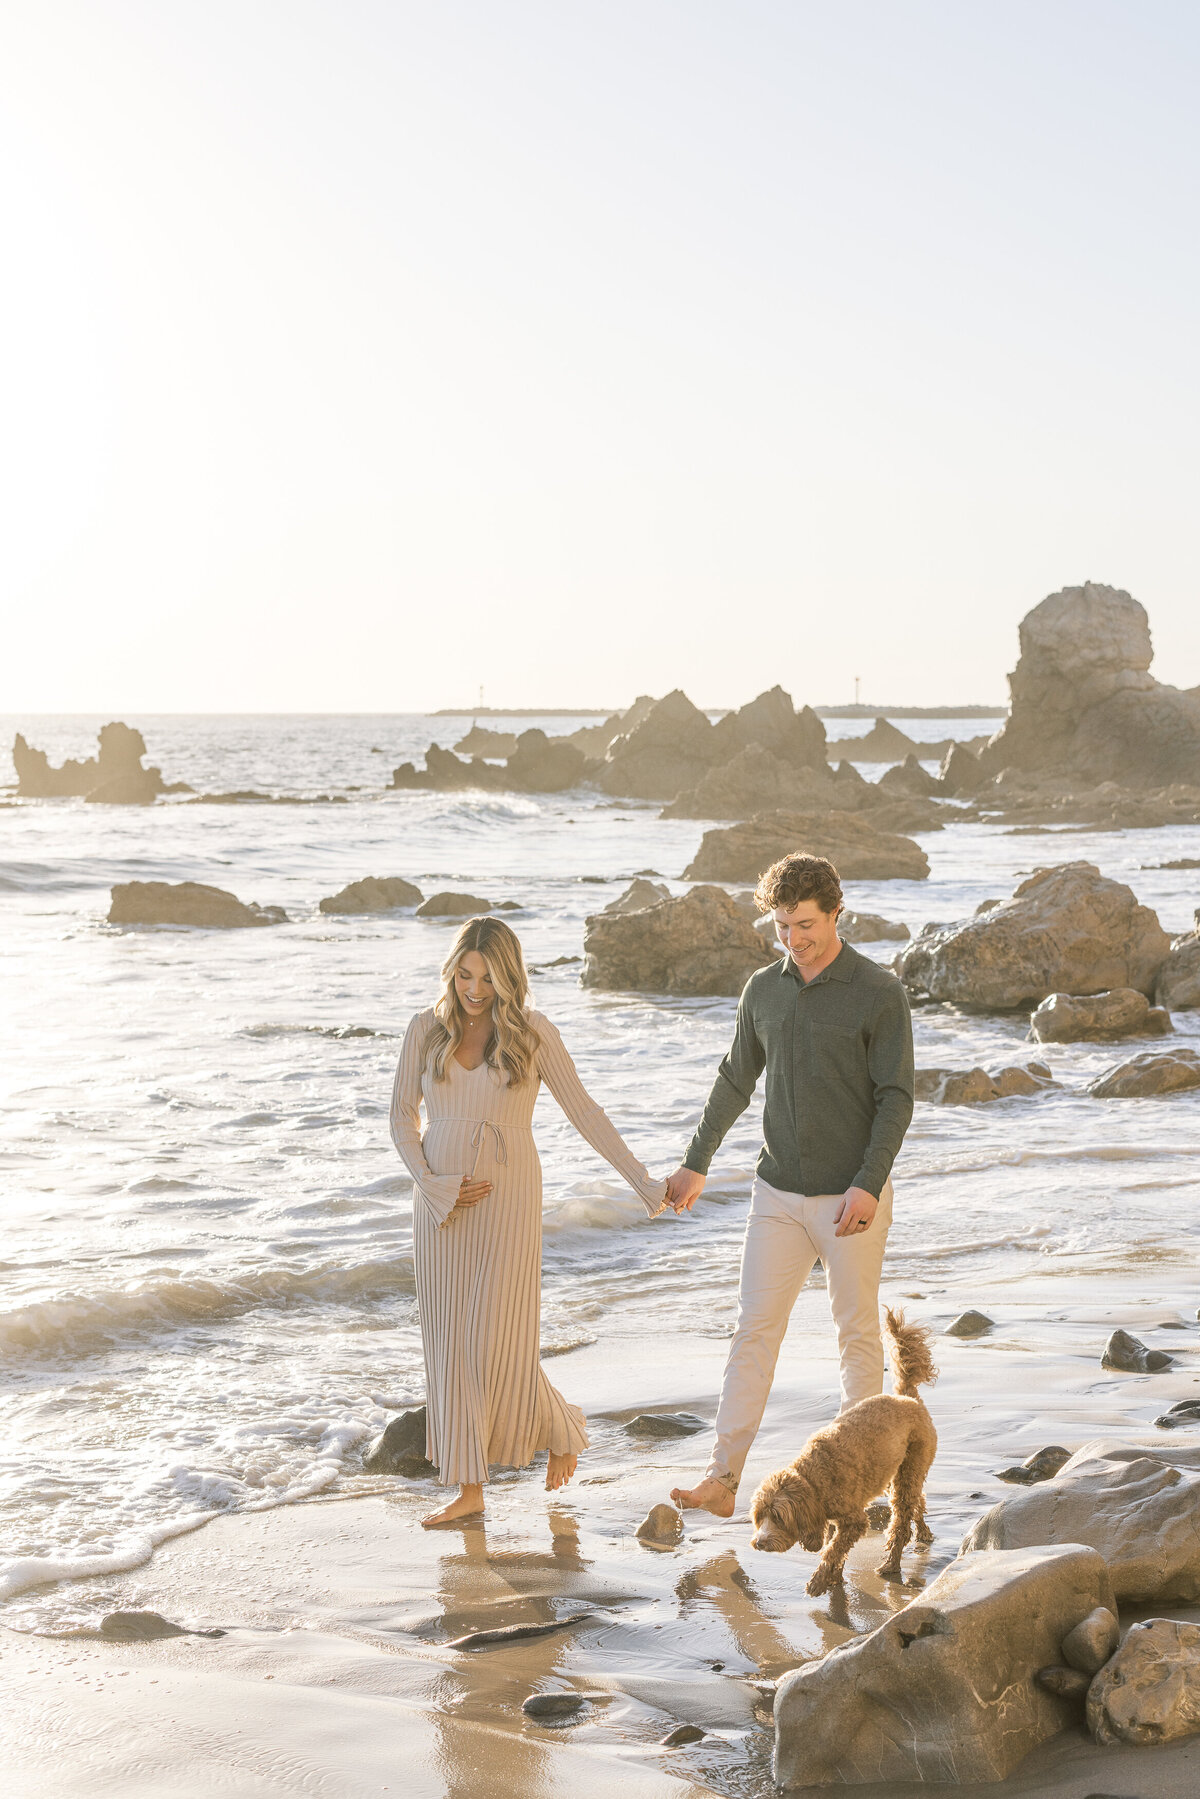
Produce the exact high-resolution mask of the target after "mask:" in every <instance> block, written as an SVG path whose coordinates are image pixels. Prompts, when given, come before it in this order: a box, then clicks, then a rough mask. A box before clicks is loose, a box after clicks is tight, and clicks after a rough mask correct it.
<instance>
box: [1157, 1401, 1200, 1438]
mask: <svg viewBox="0 0 1200 1799" xmlns="http://www.w3.org/2000/svg"><path fill="white" fill-rule="evenodd" d="M1154 1422H1155V1424H1156V1425H1157V1426H1158V1428H1159V1430H1178V1429H1179V1427H1180V1425H1181V1424H1200V1399H1181V1400H1180V1401H1179V1403H1178V1405H1173V1406H1172V1407H1171V1409H1170V1411H1168V1412H1164V1413H1163V1414H1162V1416H1161V1418H1156V1419H1155V1420H1154Z"/></svg>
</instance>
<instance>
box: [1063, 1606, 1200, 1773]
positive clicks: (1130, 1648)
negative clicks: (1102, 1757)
mask: <svg viewBox="0 0 1200 1799" xmlns="http://www.w3.org/2000/svg"><path fill="white" fill-rule="evenodd" d="M1087 1711H1088V1725H1089V1727H1090V1729H1091V1732H1092V1735H1093V1736H1094V1737H1095V1739H1096V1741H1097V1742H1098V1743H1105V1744H1109V1743H1143V1744H1154V1745H1157V1744H1159V1743H1170V1742H1174V1741H1176V1740H1177V1739H1178V1738H1180V1737H1190V1736H1195V1734H1196V1733H1197V1731H1200V1625H1195V1624H1181V1623H1180V1622H1179V1621H1178V1620H1177V1619H1174V1618H1150V1619H1148V1620H1147V1621H1146V1622H1145V1623H1144V1624H1134V1625H1131V1626H1130V1628H1129V1630H1128V1632H1127V1633H1126V1636H1125V1641H1124V1642H1123V1643H1122V1644H1121V1647H1120V1648H1119V1649H1118V1650H1117V1652H1116V1654H1115V1655H1114V1656H1113V1658H1112V1660H1111V1661H1110V1662H1108V1663H1107V1664H1106V1666H1105V1667H1103V1668H1101V1670H1100V1672H1099V1673H1098V1674H1097V1675H1096V1678H1095V1679H1094V1680H1093V1682H1092V1684H1091V1687H1090V1688H1089V1690H1088V1706H1087Z"/></svg>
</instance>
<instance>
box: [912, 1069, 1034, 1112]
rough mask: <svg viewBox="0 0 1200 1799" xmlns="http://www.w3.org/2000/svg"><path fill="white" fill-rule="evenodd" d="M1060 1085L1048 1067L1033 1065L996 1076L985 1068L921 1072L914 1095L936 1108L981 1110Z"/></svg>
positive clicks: (999, 1071) (1003, 1071) (923, 1070)
mask: <svg viewBox="0 0 1200 1799" xmlns="http://www.w3.org/2000/svg"><path fill="white" fill-rule="evenodd" d="M1057 1085H1058V1082H1057V1081H1056V1080H1054V1078H1053V1077H1052V1075H1051V1073H1050V1070H1049V1069H1048V1068H1047V1067H1046V1066H1045V1064H1044V1063H1041V1062H1030V1063H1029V1064H1028V1065H1027V1066H1026V1067H1024V1068H1015V1067H1014V1068H1001V1069H999V1070H998V1072H997V1073H996V1074H994V1075H992V1074H989V1073H988V1072H987V1070H986V1069H985V1068H963V1069H956V1068H918V1069H917V1072H916V1082H915V1086H914V1089H913V1091H914V1093H915V1096H916V1098H917V1099H920V1100H925V1101H926V1102H927V1103H928V1104H930V1105H934V1106H979V1105H986V1104H987V1103H988V1102H989V1101H990V1100H993V1099H1011V1098H1013V1097H1014V1096H1016V1097H1022V1096H1027V1095H1029V1094H1033V1093H1042V1092H1044V1091H1045V1090H1046V1089H1047V1088H1049V1087H1057Z"/></svg>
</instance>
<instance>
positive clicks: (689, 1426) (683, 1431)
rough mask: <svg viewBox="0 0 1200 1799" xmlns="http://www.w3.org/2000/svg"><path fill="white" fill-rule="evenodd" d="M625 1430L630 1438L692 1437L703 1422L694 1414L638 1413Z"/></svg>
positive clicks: (702, 1425) (701, 1427) (702, 1426)
mask: <svg viewBox="0 0 1200 1799" xmlns="http://www.w3.org/2000/svg"><path fill="white" fill-rule="evenodd" d="M625 1429H626V1430H627V1431H628V1433H629V1435H630V1436H631V1437H693V1436H695V1434H696V1432H697V1431H698V1430H703V1429H704V1420H703V1418H697V1416H696V1414H695V1413H694V1412H639V1413H638V1415H637V1417H636V1418H631V1419H630V1420H629V1423H628V1424H627V1425H626V1426H625Z"/></svg>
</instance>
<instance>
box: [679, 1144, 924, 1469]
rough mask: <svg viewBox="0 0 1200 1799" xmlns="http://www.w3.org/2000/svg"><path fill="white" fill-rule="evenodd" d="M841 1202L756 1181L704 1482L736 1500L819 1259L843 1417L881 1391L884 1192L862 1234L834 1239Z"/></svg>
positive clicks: (887, 1212)
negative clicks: (796, 1312) (783, 1348)
mask: <svg viewBox="0 0 1200 1799" xmlns="http://www.w3.org/2000/svg"><path fill="white" fill-rule="evenodd" d="M842 1198H843V1196H842V1194H840V1193H818V1194H814V1195H811V1196H810V1195H808V1194H804V1193H783V1192H781V1191H780V1189H779V1188H778V1187H772V1186H770V1185H769V1184H768V1183H767V1182H766V1181H764V1180H763V1179H762V1178H761V1177H758V1178H756V1180H755V1182H754V1188H753V1192H752V1194H751V1199H750V1217H749V1219H748V1221H747V1224H746V1240H745V1243H744V1245H743V1247H742V1273H741V1281H740V1284H739V1287H738V1319H737V1329H736V1330H735V1331H734V1334H733V1342H732V1343H731V1344H730V1348H729V1360H728V1361H727V1362H726V1364H725V1377H724V1379H723V1380H722V1382H721V1403H720V1405H719V1406H718V1408H717V1422H716V1442H715V1444H714V1446H713V1454H712V1460H711V1462H710V1463H709V1466H708V1472H709V1474H710V1475H711V1476H713V1477H715V1478H716V1479H717V1480H719V1481H721V1482H722V1483H723V1484H724V1485H725V1486H727V1487H728V1488H729V1489H730V1491H731V1492H736V1491H737V1483H738V1480H739V1478H740V1476H741V1472H742V1468H743V1466H744V1464H745V1461H746V1457H747V1455H748V1454H749V1453H750V1445H751V1444H752V1443H753V1441H754V1439H755V1436H756V1435H757V1433H758V1427H759V1425H760V1424H761V1423H762V1415H763V1412H764V1411H765V1410H766V1404H767V1396H768V1395H769V1393H770V1391H771V1382H772V1380H773V1379H774V1378H775V1363H776V1361H777V1360H778V1358H779V1347H780V1344H781V1343H782V1342H783V1338H784V1334H785V1332H786V1330H787V1327H788V1319H789V1318H790V1317H791V1312H792V1307H793V1306H794V1305H795V1303H796V1300H797V1298H798V1296H799V1293H800V1289H801V1287H802V1286H803V1285H804V1283H805V1281H806V1280H807V1279H808V1277H809V1275H810V1274H811V1272H812V1269H813V1265H814V1264H815V1263H816V1262H817V1261H818V1260H820V1261H821V1262H822V1264H823V1265H824V1268H825V1279H826V1283H827V1285H828V1288H829V1309H830V1311H831V1312H832V1313H833V1321H834V1324H835V1325H836V1326H837V1336H838V1349H839V1351H840V1353H841V1363H842V1410H843V1411H845V1409H846V1407H847V1406H850V1405H854V1404H855V1403H856V1402H857V1401H858V1400H860V1399H868V1398H870V1397H871V1395H872V1394H874V1393H881V1392H882V1391H883V1341H882V1339H881V1337H880V1334H879V1277H880V1273H881V1272H882V1269H883V1252H884V1247H885V1245H886V1243H887V1234H888V1227H889V1226H890V1224H891V1222H892V1183H891V1181H888V1182H887V1183H886V1185H885V1186H884V1189H883V1192H882V1193H881V1194H880V1196H879V1208H878V1210H877V1211H876V1214H875V1219H874V1222H873V1223H872V1225H871V1228H870V1230H868V1231H856V1232H854V1233H853V1234H852V1235H850V1236H847V1237H837V1236H835V1235H834V1231H835V1228H836V1227H835V1225H834V1217H835V1215H836V1213H837V1209H838V1207H839V1206H840V1205H841V1203H842Z"/></svg>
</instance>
